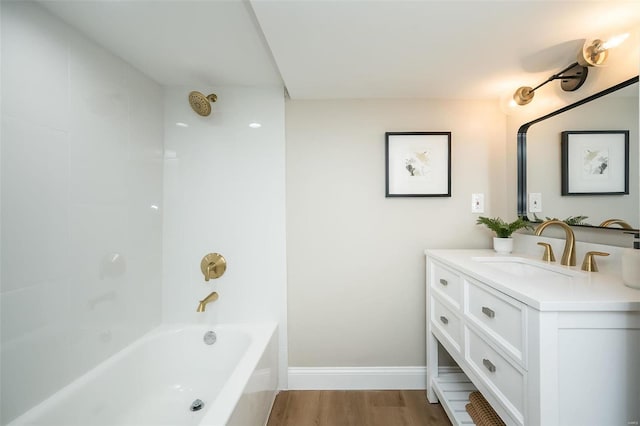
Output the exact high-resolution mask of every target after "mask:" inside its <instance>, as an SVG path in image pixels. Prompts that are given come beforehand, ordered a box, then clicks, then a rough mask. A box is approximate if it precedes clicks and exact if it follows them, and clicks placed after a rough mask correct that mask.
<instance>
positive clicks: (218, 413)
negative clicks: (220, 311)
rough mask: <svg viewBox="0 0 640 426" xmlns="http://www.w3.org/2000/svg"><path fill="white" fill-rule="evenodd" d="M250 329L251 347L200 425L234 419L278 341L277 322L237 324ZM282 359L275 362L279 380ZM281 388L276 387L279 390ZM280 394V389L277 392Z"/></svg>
mask: <svg viewBox="0 0 640 426" xmlns="http://www.w3.org/2000/svg"><path fill="white" fill-rule="evenodd" d="M233 325H234V326H235V325H238V326H242V327H243V328H244V326H246V327H247V330H246V331H249V332H250V333H249V334H250V335H251V344H250V345H249V348H248V349H247V351H246V352H245V353H244V355H243V356H242V358H241V359H240V360H239V361H238V363H237V364H236V367H235V369H234V371H233V372H232V373H231V375H230V376H229V378H228V379H227V381H226V382H225V384H224V386H223V387H222V389H221V390H220V392H219V394H218V397H217V398H216V400H215V401H214V402H213V404H212V405H211V406H210V407H209V408H208V410H207V411H206V412H205V413H204V417H203V418H202V420H201V421H200V423H199V424H198V426H224V425H226V424H227V422H228V421H229V419H230V418H231V416H232V414H233V412H234V411H235V409H236V406H237V405H238V402H240V398H241V397H242V394H243V393H244V390H245V389H246V387H247V384H248V383H249V379H251V376H252V375H253V373H254V372H255V371H256V367H257V366H258V363H259V362H260V359H261V358H262V356H263V355H264V354H265V352H266V350H267V349H268V347H269V343H270V342H271V340H272V339H273V338H277V331H278V323H277V322H275V321H265V322H260V323H237V324H235V323H234V324H233ZM277 366H278V360H277V359H276V360H275V367H276V372H275V374H276V378H277V375H278V374H277ZM277 386H278V385H277V384H276V387H277ZM274 392H277V389H274Z"/></svg>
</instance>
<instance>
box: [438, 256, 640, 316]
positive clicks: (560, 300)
mask: <svg viewBox="0 0 640 426" xmlns="http://www.w3.org/2000/svg"><path fill="white" fill-rule="evenodd" d="M425 254H426V255H428V256H430V257H432V258H433V259H436V260H439V261H440V262H441V263H443V264H445V265H449V266H451V267H454V268H456V269H459V270H461V271H462V272H463V273H465V274H466V275H469V276H470V277H472V278H475V279H477V280H478V281H482V282H484V283H485V284H487V285H489V286H491V287H493V288H494V289H496V290H498V291H500V292H502V293H504V294H507V295H509V296H511V297H513V298H515V299H517V300H520V301H521V302H523V303H525V304H527V305H529V306H531V307H532V308H535V309H537V310H540V311H639V312H640V290H636V289H633V288H629V287H627V286H625V285H624V284H623V282H622V279H621V278H620V276H619V275H614V274H607V273H602V272H584V271H581V270H580V265H578V266H572V267H568V266H561V265H560V263H559V262H555V263H548V262H544V261H542V260H540V258H534V257H532V256H530V255H527V254H518V253H512V254H510V255H504V254H497V253H496V252H495V251H493V250H491V249H477V250H425ZM519 260H522V262H526V263H528V264H531V265H535V266H537V267H540V268H546V269H549V270H552V271H555V272H558V274H551V273H545V271H544V270H542V271H541V274H540V276H538V275H537V274H529V275H527V276H526V278H525V277H524V276H522V275H517V274H513V273H510V272H507V271H503V270H501V269H498V268H496V267H495V265H492V262H499V263H503V262H501V261H504V262H509V261H516V262H518V261H519ZM542 275H543V276H542Z"/></svg>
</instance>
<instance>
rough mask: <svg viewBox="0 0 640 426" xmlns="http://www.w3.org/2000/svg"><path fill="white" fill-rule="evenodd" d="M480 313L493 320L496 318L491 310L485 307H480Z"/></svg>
mask: <svg viewBox="0 0 640 426" xmlns="http://www.w3.org/2000/svg"><path fill="white" fill-rule="evenodd" d="M482 313H483V314H485V315H486V316H488V317H489V318H493V317H495V316H496V313H495V312H493V309H489V308H487V307H486V306H483V307H482Z"/></svg>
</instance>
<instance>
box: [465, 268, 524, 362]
mask: <svg viewBox="0 0 640 426" xmlns="http://www.w3.org/2000/svg"><path fill="white" fill-rule="evenodd" d="M465 286H466V292H467V297H466V298H465V315H466V316H467V318H468V319H469V320H470V321H471V322H472V323H473V324H474V325H476V326H478V327H479V328H480V329H481V330H483V331H484V332H486V333H487V334H488V335H489V336H490V337H491V338H492V339H493V340H494V341H495V342H496V343H498V344H499V345H500V346H502V348H503V349H504V350H505V351H507V353H509V354H510V355H511V356H513V358H514V359H515V360H517V361H518V362H519V363H520V364H521V365H522V366H523V367H525V359H524V357H523V354H524V349H525V348H524V346H525V334H526V333H525V324H526V321H525V315H526V310H525V308H524V305H523V304H522V303H520V302H518V301H517V300H515V299H512V298H511V297H509V296H506V295H504V294H502V293H499V292H497V291H495V290H491V289H489V288H488V287H486V286H484V285H482V284H479V283H474V282H471V281H468V280H466V282H465Z"/></svg>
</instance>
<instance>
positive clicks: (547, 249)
mask: <svg viewBox="0 0 640 426" xmlns="http://www.w3.org/2000/svg"><path fill="white" fill-rule="evenodd" d="M538 245H539V246H542V247H544V254H543V255H542V260H544V261H545V262H555V261H556V256H555V255H554V254H553V248H552V247H551V244H549V243H538Z"/></svg>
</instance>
